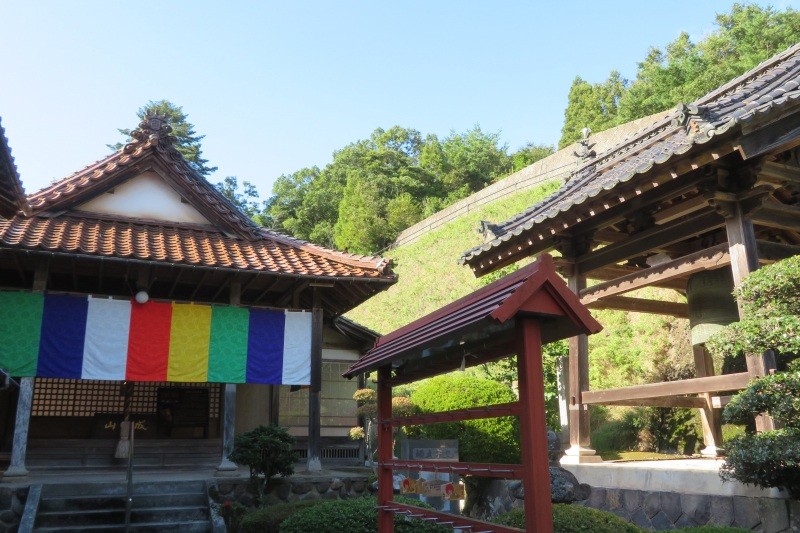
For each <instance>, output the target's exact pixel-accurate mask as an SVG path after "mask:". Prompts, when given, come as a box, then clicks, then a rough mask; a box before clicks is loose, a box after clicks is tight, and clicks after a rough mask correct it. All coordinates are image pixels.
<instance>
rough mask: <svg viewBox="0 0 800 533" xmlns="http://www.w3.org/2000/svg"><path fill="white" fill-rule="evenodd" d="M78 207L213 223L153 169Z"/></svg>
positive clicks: (168, 219) (186, 221)
mask: <svg viewBox="0 0 800 533" xmlns="http://www.w3.org/2000/svg"><path fill="white" fill-rule="evenodd" d="M75 209H76V210H78V211H84V212H88V213H96V214H100V215H117V216H123V217H127V218H139V219H143V220H159V221H164V222H179V223H191V224H204V225H211V222H210V221H209V220H208V219H207V218H206V217H204V216H203V215H202V214H201V213H200V212H199V211H198V210H197V209H195V208H194V207H193V206H192V205H191V204H189V203H188V202H187V201H186V200H184V199H183V198H182V197H181V195H180V194H178V192H177V191H176V190H175V189H173V188H172V187H170V186H169V185H168V184H167V183H166V182H165V181H164V179H163V178H161V176H159V175H158V174H156V173H155V172H153V171H147V172H143V173H141V174H139V175H137V176H135V177H133V178H131V179H130V180H127V181H125V182H124V183H121V184H120V185H118V186H116V187H114V188H113V189H110V190H109V191H106V192H104V193H102V194H100V195H98V196H95V197H94V198H92V199H90V200H88V201H87V202H84V203H82V204H80V205H78V206H76V207H75Z"/></svg>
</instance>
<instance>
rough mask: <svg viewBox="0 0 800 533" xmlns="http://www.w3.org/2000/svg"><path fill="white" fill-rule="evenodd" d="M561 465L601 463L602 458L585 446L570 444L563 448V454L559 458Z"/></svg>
mask: <svg viewBox="0 0 800 533" xmlns="http://www.w3.org/2000/svg"><path fill="white" fill-rule="evenodd" d="M559 462H560V463H561V464H562V465H578V464H583V463H602V462H603V458H602V457H600V456H599V455H597V452H596V451H594V450H593V449H591V448H588V447H585V446H577V445H572V446H570V447H569V448H567V449H566V450H564V456H563V457H562V458H561V459H560V460H559Z"/></svg>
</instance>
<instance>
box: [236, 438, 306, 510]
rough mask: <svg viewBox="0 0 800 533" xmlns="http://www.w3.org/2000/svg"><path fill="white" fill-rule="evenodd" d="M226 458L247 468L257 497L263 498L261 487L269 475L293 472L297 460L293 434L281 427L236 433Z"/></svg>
mask: <svg viewBox="0 0 800 533" xmlns="http://www.w3.org/2000/svg"><path fill="white" fill-rule="evenodd" d="M229 459H230V460H231V461H233V462H234V463H236V464H239V465H247V466H248V467H249V468H250V480H251V482H252V483H253V484H254V485H255V487H256V489H257V491H258V497H259V499H263V497H264V489H265V488H266V485H267V483H268V482H269V480H270V479H271V478H273V477H274V476H277V475H278V474H280V475H282V476H290V475H292V474H293V473H294V463H295V461H297V455H296V454H295V452H294V437H292V436H291V435H289V433H288V432H287V431H286V429H285V428H282V427H280V426H258V427H257V428H255V429H253V430H252V431H247V432H245V433H242V434H240V435H237V436H236V438H235V439H234V440H233V452H232V453H231V455H230V457H229Z"/></svg>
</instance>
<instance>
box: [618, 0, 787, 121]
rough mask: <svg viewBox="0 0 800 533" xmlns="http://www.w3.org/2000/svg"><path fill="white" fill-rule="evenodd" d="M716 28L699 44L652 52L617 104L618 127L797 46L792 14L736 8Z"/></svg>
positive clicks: (681, 39)
mask: <svg viewBox="0 0 800 533" xmlns="http://www.w3.org/2000/svg"><path fill="white" fill-rule="evenodd" d="M716 26H717V28H716V29H715V30H714V31H713V32H712V33H711V34H709V35H708V36H707V37H706V38H704V39H703V40H701V41H700V42H698V43H697V44H695V43H693V42H692V41H691V39H690V38H689V36H688V34H686V33H681V34H680V35H679V36H678V37H677V38H676V39H675V40H674V41H672V42H671V43H669V44H668V45H667V46H666V49H665V51H662V50H661V49H659V48H651V49H650V51H649V52H648V54H647V56H646V57H645V59H644V61H642V62H641V63H639V69H638V73H637V76H636V80H635V81H634V82H633V83H632V84H631V86H630V88H629V90H628V91H627V92H626V93H625V94H624V95H623V97H622V98H621V100H620V108H619V118H620V121H621V122H627V121H630V120H634V119H637V118H640V117H644V116H647V115H650V114H653V113H658V112H659V111H665V110H667V109H669V108H671V107H673V106H675V105H676V104H678V103H679V102H684V103H685V102H691V101H693V100H696V99H697V98H699V97H700V96H702V95H704V94H706V93H708V92H710V91H712V90H713V89H715V88H716V87H719V86H720V85H722V84H724V83H726V82H728V81H730V80H731V79H733V78H735V77H736V76H739V75H741V74H743V73H744V72H747V71H748V70H750V69H752V68H753V67H755V66H756V65H758V64H759V63H761V62H762V61H764V60H766V59H769V58H770V57H772V56H773V55H775V54H777V53H778V52H780V51H782V50H784V49H786V48H788V47H789V46H792V45H793V44H795V43H797V42H798V41H800V13H798V12H797V11H795V10H793V9H791V8H787V9H786V10H784V11H776V10H775V9H774V8H772V7H761V6H757V5H753V4H738V3H737V4H734V5H733V7H732V8H731V11H730V12H729V13H721V14H717V18H716Z"/></svg>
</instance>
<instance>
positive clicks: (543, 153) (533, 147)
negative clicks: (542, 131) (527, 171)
mask: <svg viewBox="0 0 800 533" xmlns="http://www.w3.org/2000/svg"><path fill="white" fill-rule="evenodd" d="M554 153H555V148H553V147H552V146H550V145H548V144H534V143H528V144H526V145H525V146H523V147H522V148H520V149H519V150H517V151H516V152H514V153H513V154H511V161H512V169H511V171H512V172H516V171H518V170H522V169H523V168H525V167H527V166H530V165H532V164H534V163H536V162H537V161H540V160H542V159H544V158H545V157H547V156H549V155H552V154H554Z"/></svg>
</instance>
